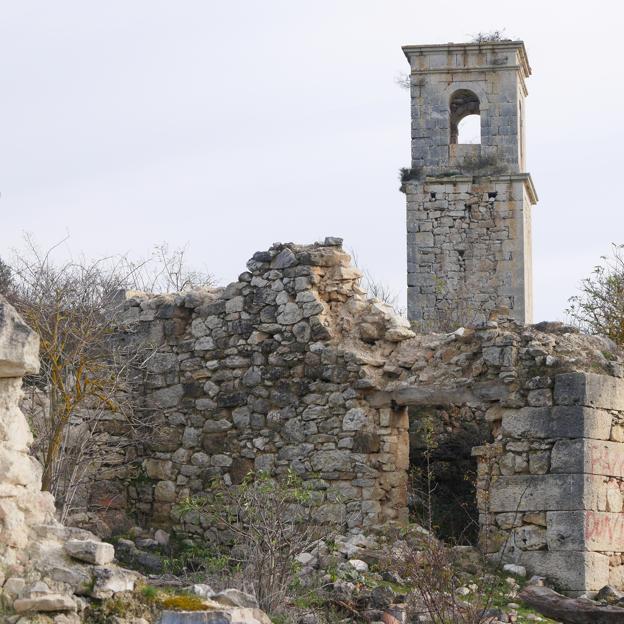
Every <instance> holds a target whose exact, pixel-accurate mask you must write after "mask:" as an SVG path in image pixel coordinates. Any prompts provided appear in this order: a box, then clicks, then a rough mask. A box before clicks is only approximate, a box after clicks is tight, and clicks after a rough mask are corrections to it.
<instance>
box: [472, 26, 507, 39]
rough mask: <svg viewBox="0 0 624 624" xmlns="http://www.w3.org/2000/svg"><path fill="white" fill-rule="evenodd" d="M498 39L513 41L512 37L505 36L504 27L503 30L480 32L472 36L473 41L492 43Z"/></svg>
mask: <svg viewBox="0 0 624 624" xmlns="http://www.w3.org/2000/svg"><path fill="white" fill-rule="evenodd" d="M496 41H511V39H509V38H507V37H505V29H504V28H503V29H502V30H490V31H486V32H479V33H477V34H476V35H473V36H472V43H492V42H496Z"/></svg>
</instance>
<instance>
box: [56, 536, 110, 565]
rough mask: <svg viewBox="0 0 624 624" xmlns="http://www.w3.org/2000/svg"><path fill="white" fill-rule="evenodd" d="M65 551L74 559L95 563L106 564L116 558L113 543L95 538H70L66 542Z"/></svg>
mask: <svg viewBox="0 0 624 624" xmlns="http://www.w3.org/2000/svg"><path fill="white" fill-rule="evenodd" d="M65 552H66V553H67V554H68V555H69V556H70V557H73V558H74V559H78V560H79V561H86V562H87V563H94V564H95V565H106V564H107V563H110V562H111V561H112V560H113V559H114V558H115V548H114V546H113V545H112V544H107V543H106V542H96V541H94V540H78V539H70V540H68V541H67V542H65Z"/></svg>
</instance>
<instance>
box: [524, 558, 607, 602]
mask: <svg viewBox="0 0 624 624" xmlns="http://www.w3.org/2000/svg"><path fill="white" fill-rule="evenodd" d="M517 563H520V564H521V565H523V566H525V567H526V568H527V570H528V571H529V574H539V575H541V576H547V577H548V578H550V579H552V580H553V581H554V582H555V583H556V585H557V586H558V587H559V588H560V589H561V590H563V591H566V592H586V591H598V590H599V589H601V588H602V587H604V586H605V585H606V584H607V583H608V582H609V558H608V557H607V556H605V555H602V554H599V553H593V552H581V551H567V552H566V551H559V552H548V551H543V550H538V551H524V552H522V553H521V554H520V556H519V559H518V562H517Z"/></svg>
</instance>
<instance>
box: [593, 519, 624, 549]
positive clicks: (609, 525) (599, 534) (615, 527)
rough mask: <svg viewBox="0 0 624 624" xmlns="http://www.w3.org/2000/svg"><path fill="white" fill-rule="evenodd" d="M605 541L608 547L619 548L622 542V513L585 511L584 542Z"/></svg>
mask: <svg viewBox="0 0 624 624" xmlns="http://www.w3.org/2000/svg"><path fill="white" fill-rule="evenodd" d="M591 541H596V542H601V543H604V542H606V543H607V544H608V545H609V548H612V549H613V550H620V549H621V548H622V545H623V544H624V514H619V513H603V512H597V511H587V512H586V513H585V542H586V543H587V544H589V542H591Z"/></svg>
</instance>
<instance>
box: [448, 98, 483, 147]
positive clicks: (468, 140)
mask: <svg viewBox="0 0 624 624" xmlns="http://www.w3.org/2000/svg"><path fill="white" fill-rule="evenodd" d="M480 106H481V103H480V102H479V98H478V97H477V95H476V94H475V93H474V92H473V91H470V90H469V89H458V90H457V91H455V92H454V93H453V94H452V95H451V99H450V102H449V121H450V123H449V125H450V131H451V136H450V144H451V145H458V144H459V145H462V144H476V143H481V111H480Z"/></svg>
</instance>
